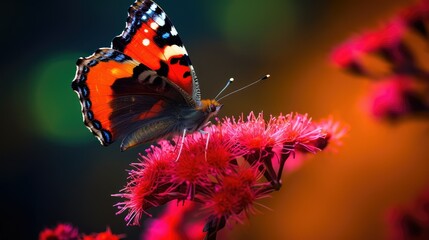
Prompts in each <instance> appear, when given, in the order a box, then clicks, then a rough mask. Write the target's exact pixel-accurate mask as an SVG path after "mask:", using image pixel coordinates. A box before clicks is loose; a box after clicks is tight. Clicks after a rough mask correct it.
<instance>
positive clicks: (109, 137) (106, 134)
mask: <svg viewBox="0 0 429 240" xmlns="http://www.w3.org/2000/svg"><path fill="white" fill-rule="evenodd" d="M101 134H102V135H103V140H104V141H105V142H106V143H111V142H112V135H111V134H110V133H109V132H108V131H106V130H101Z"/></svg>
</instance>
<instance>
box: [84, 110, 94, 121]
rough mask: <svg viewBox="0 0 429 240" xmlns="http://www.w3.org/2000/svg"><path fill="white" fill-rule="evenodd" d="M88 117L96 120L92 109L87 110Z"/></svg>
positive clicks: (90, 119)
mask: <svg viewBox="0 0 429 240" xmlns="http://www.w3.org/2000/svg"><path fill="white" fill-rule="evenodd" d="M86 117H87V118H88V120H89V121H92V120H94V114H93V113H92V111H91V110H88V111H87V112H86Z"/></svg>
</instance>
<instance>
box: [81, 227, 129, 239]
mask: <svg viewBox="0 0 429 240" xmlns="http://www.w3.org/2000/svg"><path fill="white" fill-rule="evenodd" d="M123 237H124V235H116V234H113V233H112V231H111V230H110V228H107V230H106V231H105V232H99V233H92V234H90V235H84V236H83V238H82V240H120V239H122V238H123Z"/></svg>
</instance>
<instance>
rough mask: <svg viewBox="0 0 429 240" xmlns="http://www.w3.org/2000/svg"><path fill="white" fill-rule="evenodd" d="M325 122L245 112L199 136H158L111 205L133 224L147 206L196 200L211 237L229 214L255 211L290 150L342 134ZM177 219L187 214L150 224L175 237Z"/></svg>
mask: <svg viewBox="0 0 429 240" xmlns="http://www.w3.org/2000/svg"><path fill="white" fill-rule="evenodd" d="M327 126H328V124H326V126H325V127H326V129H325V131H324V132H323V130H324V129H323V128H322V127H320V126H317V125H315V124H313V123H312V122H311V118H309V117H308V116H307V115H301V114H288V115H286V116H284V115H280V116H278V117H273V116H270V117H269V120H268V121H266V120H265V119H264V116H263V114H262V113H260V114H258V115H255V114H254V113H250V114H249V115H248V116H247V117H244V116H243V115H242V116H241V117H240V118H239V119H238V120H235V119H234V118H224V119H223V120H222V121H219V122H218V124H217V125H212V126H209V127H207V128H205V129H204V131H205V133H204V134H203V133H200V132H196V133H192V134H188V135H186V136H185V137H184V138H183V139H182V137H181V136H179V137H176V138H173V139H172V141H165V140H162V141H159V142H158V143H157V145H156V146H152V147H151V148H150V149H149V150H147V151H146V153H147V155H146V156H142V157H141V161H140V162H138V163H135V164H132V166H133V169H132V170H131V171H130V172H129V178H128V180H129V182H128V183H127V185H126V187H125V188H124V189H123V190H121V193H119V194H116V195H114V196H117V197H121V198H123V199H124V201H122V202H120V203H118V204H117V205H116V206H117V207H118V208H119V212H118V214H120V213H122V212H124V211H128V213H127V215H126V217H125V221H126V222H127V223H128V224H138V223H139V221H140V218H141V217H142V215H143V214H144V213H146V214H148V213H147V212H146V211H147V210H148V209H149V208H151V207H156V206H160V205H164V204H166V203H167V202H169V201H172V200H177V201H178V202H184V201H186V202H185V204H186V203H189V202H193V203H198V204H201V205H203V206H204V207H203V208H204V209H205V211H202V214H203V216H202V218H203V219H206V221H207V222H206V224H205V225H204V232H206V233H207V235H206V238H207V239H215V237H216V234H217V232H218V231H219V230H220V229H222V228H223V227H224V226H226V224H227V223H228V221H229V220H233V221H237V222H243V220H244V219H245V218H246V217H249V215H250V214H251V213H254V212H256V211H257V210H256V208H255V207H254V206H255V205H259V204H258V203H257V200H259V199H261V198H265V197H268V196H269V193H271V192H273V191H277V190H279V189H280V187H281V181H280V178H281V175H282V169H283V165H284V162H285V161H286V160H287V159H288V158H289V156H290V154H293V153H295V151H298V150H299V151H305V152H312V153H314V152H316V151H318V150H320V149H319V146H318V145H317V146H316V145H314V141H315V140H316V139H320V138H324V137H326V136H327V134H328V133H330V131H331V132H332V136H340V135H341V134H339V133H338V132H336V126H337V125H336V124H334V123H332V125H329V127H331V128H332V129H333V130H332V129H329V130H328V127H327ZM176 143H178V144H182V145H180V146H179V145H177V144H176ZM178 151H180V156H179V158H177V156H178ZM273 161H277V162H278V163H279V167H275V166H274V164H273ZM174 202H176V201H174ZM259 206H261V205H259ZM175 207H176V208H178V207H180V205H179V206H175ZM169 211H170V210H169ZM171 212H173V211H171ZM204 214H205V215H204ZM148 215H149V214H148ZM177 221H186V219H183V218H180V216H178V215H177V214H175V215H174V216H170V215H166V218H165V219H161V220H156V221H153V225H154V226H155V225H156V228H157V229H164V230H163V233H168V234H167V235H168V238H173V239H174V238H176V237H178V236H177V231H173V230H171V228H173V227H174V226H177V225H178V224H177ZM179 225H180V224H179ZM195 226H197V225H192V228H193V229H195V228H196V227H195ZM198 226H202V224H201V225H198ZM196 232H197V233H198V232H199V231H196ZM154 234H155V233H154ZM197 235H198V234H197ZM157 236H159V238H162V237H161V235H157ZM189 238H190V237H189Z"/></svg>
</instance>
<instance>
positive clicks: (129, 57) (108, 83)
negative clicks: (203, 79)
mask: <svg viewBox="0 0 429 240" xmlns="http://www.w3.org/2000/svg"><path fill="white" fill-rule="evenodd" d="M76 64H77V70H76V76H75V78H74V79H73V82H72V88H73V90H74V91H76V93H77V94H78V96H79V99H80V103H81V106H82V113H83V121H84V123H85V125H86V126H87V127H88V129H89V130H90V131H91V132H92V133H93V134H94V135H95V136H96V137H97V138H98V139H99V140H100V142H101V144H103V145H105V146H107V145H109V144H111V143H113V142H114V141H115V140H116V139H118V138H123V139H122V143H121V150H122V151H124V150H126V149H128V148H130V147H133V146H135V145H137V144H141V143H147V142H152V141H155V140H157V139H160V138H163V137H168V136H172V135H175V134H180V133H185V132H194V131H197V130H200V129H201V128H203V127H204V126H205V125H207V122H208V120H209V119H210V118H211V117H212V116H214V115H216V114H217V113H218V111H219V110H220V108H221V107H222V105H220V104H219V103H218V102H217V101H216V100H210V99H207V100H201V96H200V89H199V87H198V79H197V76H196V74H195V71H194V68H193V67H192V64H191V61H190V59H189V57H188V53H187V52H186V50H185V47H184V46H183V44H182V41H181V40H180V38H179V35H178V33H177V31H176V29H175V28H174V26H173V25H172V23H171V21H170V19H169V18H168V17H167V15H166V14H165V12H164V11H163V10H162V9H161V8H160V7H159V6H158V5H157V4H156V3H154V2H152V1H151V0H137V1H136V2H135V3H134V4H133V5H131V7H130V9H129V12H128V19H127V23H126V27H125V30H124V31H123V32H122V34H120V35H119V36H117V37H115V38H114V39H113V41H112V46H111V48H100V49H98V50H97V51H96V52H95V53H94V54H92V55H91V56H89V57H86V58H80V59H79V60H78V61H77V63H76Z"/></svg>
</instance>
